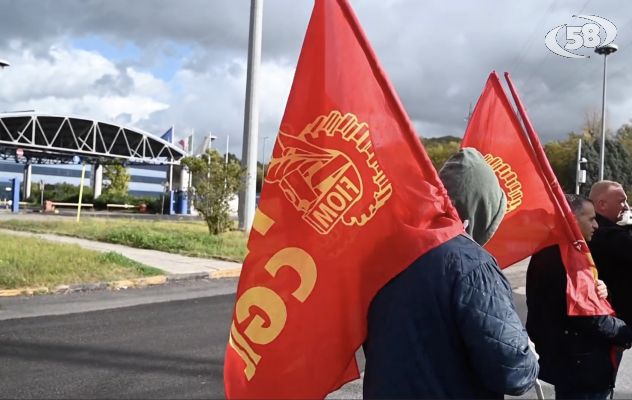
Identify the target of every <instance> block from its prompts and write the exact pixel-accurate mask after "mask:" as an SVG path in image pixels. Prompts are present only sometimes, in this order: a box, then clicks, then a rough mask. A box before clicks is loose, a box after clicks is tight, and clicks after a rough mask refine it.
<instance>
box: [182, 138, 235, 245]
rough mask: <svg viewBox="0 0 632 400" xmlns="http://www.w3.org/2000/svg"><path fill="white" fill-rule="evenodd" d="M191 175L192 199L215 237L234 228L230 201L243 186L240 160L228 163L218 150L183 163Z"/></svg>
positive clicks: (189, 158)
mask: <svg viewBox="0 0 632 400" xmlns="http://www.w3.org/2000/svg"><path fill="white" fill-rule="evenodd" d="M182 164H183V165H185V166H186V167H187V168H188V169H189V171H190V172H191V177H192V179H191V181H192V188H190V190H189V192H190V193H189V198H190V199H191V201H192V202H193V205H194V206H195V209H196V210H197V211H198V212H199V213H200V214H201V215H202V218H204V221H205V222H206V225H208V230H209V232H210V233H211V235H218V234H220V233H222V232H225V231H226V230H228V229H229V228H230V201H231V200H232V199H233V198H234V196H235V195H237V193H238V192H239V191H240V190H241V188H242V187H243V181H244V176H245V172H246V171H245V169H244V168H242V167H241V165H240V163H239V162H238V161H236V160H229V161H228V164H226V162H225V160H224V157H223V156H222V155H221V154H219V152H218V151H217V150H207V151H206V153H205V154H202V155H201V156H200V157H186V158H184V159H183V160H182Z"/></svg>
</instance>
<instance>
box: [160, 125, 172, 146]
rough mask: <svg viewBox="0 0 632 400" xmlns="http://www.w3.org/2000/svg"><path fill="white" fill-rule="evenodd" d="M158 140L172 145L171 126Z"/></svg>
mask: <svg viewBox="0 0 632 400" xmlns="http://www.w3.org/2000/svg"><path fill="white" fill-rule="evenodd" d="M160 138H161V139H162V140H164V141H165V142H169V143H173V126H172V127H171V128H169V129H168V130H167V132H165V133H164V134H163V135H162V136H161V137H160Z"/></svg>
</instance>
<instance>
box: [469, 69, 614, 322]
mask: <svg viewBox="0 0 632 400" xmlns="http://www.w3.org/2000/svg"><path fill="white" fill-rule="evenodd" d="M510 84H511V83H510ZM512 89H513V86H512ZM513 94H514V97H515V98H516V101H517V102H518V101H519V99H517V94H516V93H515V90H513ZM519 107H522V104H521V103H520V104H519ZM521 111H522V118H523V120H524V121H525V124H527V125H528V128H529V129H530V134H529V136H527V134H525V132H524V130H523V128H522V125H521V123H520V120H519V119H518V116H517V114H516V112H515V111H514V110H513V107H512V104H511V102H510V100H509V97H508V96H507V93H506V92H505V90H504V88H503V87H502V83H501V81H500V79H499V77H498V75H497V74H496V72H493V73H492V74H491V75H490V76H489V79H488V80H487V84H486V85H485V89H484V90H483V94H482V95H481V97H480V99H479V101H478V103H477V104H476V108H475V109H474V113H473V114H472V118H471V119H470V123H469V125H468V127H467V130H466V132H465V136H464V137H463V142H462V145H461V146H462V147H474V148H476V149H477V150H479V151H480V152H481V153H482V154H483V155H484V156H485V159H486V160H487V163H488V164H489V165H490V166H491V167H492V168H493V169H494V171H495V172H496V175H497V177H498V180H499V182H500V184H501V187H503V190H504V191H505V194H506V195H507V210H506V214H505V217H504V219H503V221H502V222H501V224H500V226H499V228H498V230H497V231H496V233H495V234H494V236H493V237H492V239H491V240H490V241H489V242H488V243H487V244H486V245H485V249H487V250H488V251H489V252H490V253H491V254H492V255H493V256H494V257H496V259H497V260H498V263H499V264H500V267H501V268H507V267H509V266H510V265H512V264H514V263H516V262H518V261H520V260H523V259H525V258H527V257H529V256H531V255H533V254H534V253H536V252H538V251H539V250H541V249H543V248H545V247H548V246H552V245H555V244H558V245H559V246H560V250H561V252H562V258H563V260H564V264H565V266H566V270H567V273H568V277H569V279H568V286H567V306H568V313H569V315H608V314H612V313H613V310H612V308H611V307H610V304H609V303H608V302H607V301H606V300H602V299H599V298H598V296H597V293H596V291H595V276H596V275H595V274H596V269H595V267H594V263H593V262H592V257H591V256H590V253H589V251H588V248H587V246H586V243H585V242H584V239H583V237H582V236H581V232H580V230H579V226H578V225H577V221H576V220H575V218H574V217H573V214H572V211H571V210H570V207H569V206H568V204H567V202H566V199H565V198H564V193H563V192H562V189H561V188H560V186H559V184H558V183H557V180H555V175H554V174H553V172H552V169H551V167H550V165H549V163H548V160H547V159H546V156H545V155H544V151H543V149H542V146H541V145H540V142H539V139H538V136H537V134H535V131H534V130H533V127H532V126H531V124H530V122H528V117H527V116H526V112H524V108H522V110H521Z"/></svg>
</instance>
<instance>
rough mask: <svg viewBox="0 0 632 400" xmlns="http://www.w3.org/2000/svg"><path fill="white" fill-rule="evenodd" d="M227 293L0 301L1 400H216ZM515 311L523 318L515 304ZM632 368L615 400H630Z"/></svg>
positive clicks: (208, 289)
mask: <svg viewBox="0 0 632 400" xmlns="http://www.w3.org/2000/svg"><path fill="white" fill-rule="evenodd" d="M235 289H236V279H227V280H220V281H212V282H189V283H181V284H172V285H168V286H164V287H154V288H146V289H131V290H129V291H121V292H94V293H87V294H81V293H78V294H71V295H65V296H40V297H33V298H7V299H2V300H0V360H2V362H1V363H0V377H1V378H0V398H13V399H61V398H65V399H92V398H111V399H124V398H125V399H128V398H129V399H131V398H137V399H141V398H142V399H150V398H151V399H163V398H164V399H167V398H170V399H198V398H199V399H202V398H205V399H208V398H223V396H224V388H223V377H222V373H223V360H224V352H225V349H226V341H227V339H228V330H229V324H230V318H231V313H232V310H233V305H234V301H235V295H234V292H235ZM516 302H517V307H518V310H519V312H520V314H521V315H522V316H523V317H524V315H525V311H526V310H525V304H524V296H522V295H516ZM631 359H632V357H624V362H623V366H622V370H621V373H620V379H619V389H618V390H617V393H616V396H615V397H616V398H632V379H631V378H632V366H631V364H632V361H631ZM360 365H361V366H362V365H363V360H362V359H361V360H360ZM361 390H362V386H361V382H353V383H351V384H349V385H347V386H346V387H345V388H343V389H342V390H341V391H339V392H337V393H333V394H332V395H330V398H361ZM545 390H546V391H547V398H553V396H552V392H550V389H549V388H548V387H545ZM523 397H524V398H534V397H535V395H534V393H533V392H531V393H529V394H527V395H526V396H523Z"/></svg>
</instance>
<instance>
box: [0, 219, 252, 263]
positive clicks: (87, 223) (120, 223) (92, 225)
mask: <svg viewBox="0 0 632 400" xmlns="http://www.w3.org/2000/svg"><path fill="white" fill-rule="evenodd" d="M0 228H2V229H11V230H17V231H26V232H36V233H53V234H58V235H66V236H74V237H78V238H82V239H89V240H96V241H100V242H106V243H115V244H120V245H124V246H129V247H135V248H139V249H150V250H158V251H164V252H167V253H175V254H182V255H186V256H194V257H206V258H219V259H225V260H231V261H238V262H242V261H243V260H244V257H245V256H246V244H247V242H248V238H247V237H246V236H245V235H244V234H243V233H242V232H239V231H232V232H226V233H225V234H223V235H218V236H212V235H209V233H208V228H207V227H206V224H204V223H203V222H198V221H182V222H172V221H147V220H129V219H99V218H84V219H82V220H81V221H80V222H76V221H74V220H71V219H65V218H64V219H62V218H59V219H56V220H42V221H38V220H19V219H11V220H2V221H0Z"/></svg>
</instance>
